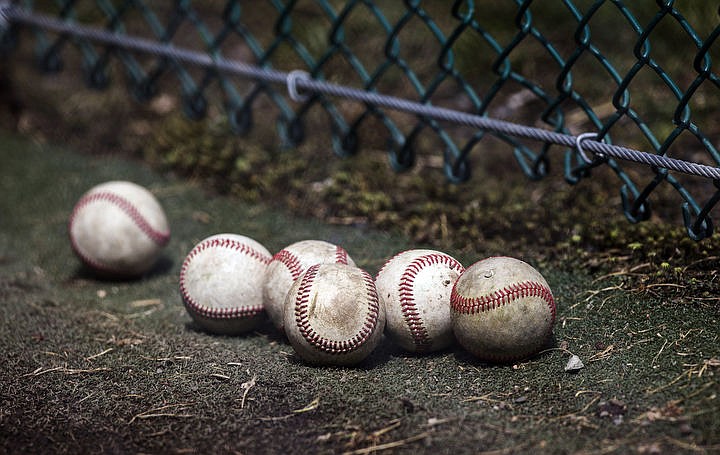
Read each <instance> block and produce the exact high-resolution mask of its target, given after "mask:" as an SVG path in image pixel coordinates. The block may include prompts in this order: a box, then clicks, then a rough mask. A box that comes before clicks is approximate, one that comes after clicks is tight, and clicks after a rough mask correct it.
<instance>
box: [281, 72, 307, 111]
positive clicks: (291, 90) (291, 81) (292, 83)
mask: <svg viewBox="0 0 720 455" xmlns="http://www.w3.org/2000/svg"><path fill="white" fill-rule="evenodd" d="M298 79H304V80H310V73H308V72H307V71H303V70H293V71H290V72H289V73H288V75H287V79H286V84H287V90H288V95H289V96H290V99H291V100H293V101H295V102H296V103H304V102H305V101H307V100H308V99H309V98H310V97H309V96H307V95H302V94H301V93H300V92H298V89H297V81H298Z"/></svg>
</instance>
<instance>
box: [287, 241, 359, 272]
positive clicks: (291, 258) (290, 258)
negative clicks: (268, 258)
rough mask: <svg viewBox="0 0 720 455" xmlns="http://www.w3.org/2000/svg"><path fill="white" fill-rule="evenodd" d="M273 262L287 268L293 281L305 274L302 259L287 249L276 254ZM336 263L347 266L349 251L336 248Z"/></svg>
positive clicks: (339, 247)
mask: <svg viewBox="0 0 720 455" xmlns="http://www.w3.org/2000/svg"><path fill="white" fill-rule="evenodd" d="M273 260H274V261H278V262H280V263H281V264H283V265H284V266H285V267H287V269H288V271H289V272H290V276H292V279H293V281H295V280H297V279H298V278H300V275H302V274H303V272H304V269H303V268H302V264H301V263H300V258H298V257H297V255H296V254H293V253H292V252H291V251H288V250H285V249H284V250H280V251H278V252H277V253H275V256H273ZM335 263H336V264H346V265H347V263H348V254H347V251H345V249H344V248H343V247H341V246H339V245H338V246H336V247H335Z"/></svg>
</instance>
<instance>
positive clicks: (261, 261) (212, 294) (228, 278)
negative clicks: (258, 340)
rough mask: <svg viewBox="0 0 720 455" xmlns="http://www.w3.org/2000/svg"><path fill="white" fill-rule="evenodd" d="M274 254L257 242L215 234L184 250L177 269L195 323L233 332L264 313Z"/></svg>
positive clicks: (244, 329) (248, 328)
mask: <svg viewBox="0 0 720 455" xmlns="http://www.w3.org/2000/svg"><path fill="white" fill-rule="evenodd" d="M271 259H272V256H271V254H270V252H269V251H268V250H267V249H266V248H265V247H264V246H263V245H262V244H260V243H259V242H257V241H256V240H253V239H251V238H249V237H246V236H243V235H238V234H217V235H213V236H210V237H208V238H206V239H205V240H202V241H201V242H200V243H198V244H197V245H195V247H194V248H193V249H192V250H191V251H190V253H188V255H187V257H186V258H185V260H184V261H183V264H182V267H181V269H180V294H181V295H182V300H183V304H184V305H185V308H186V310H187V312H188V314H190V316H191V317H192V319H193V320H194V321H195V323H196V324H197V325H198V326H200V327H201V328H202V329H204V330H205V331H207V332H210V333H215V334H219V335H237V334H241V333H244V332H249V331H251V330H253V329H255V328H256V327H257V326H258V325H259V324H260V323H261V322H262V320H263V319H264V316H265V311H264V308H263V302H262V284H263V280H264V277H265V270H266V268H267V265H268V264H269V263H270V260H271Z"/></svg>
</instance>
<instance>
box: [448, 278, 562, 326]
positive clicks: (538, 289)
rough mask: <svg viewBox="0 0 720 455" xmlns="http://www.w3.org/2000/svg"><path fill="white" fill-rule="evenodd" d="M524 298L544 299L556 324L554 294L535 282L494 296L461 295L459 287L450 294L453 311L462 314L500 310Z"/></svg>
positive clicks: (512, 285) (500, 291)
mask: <svg viewBox="0 0 720 455" xmlns="http://www.w3.org/2000/svg"><path fill="white" fill-rule="evenodd" d="M524 297H539V298H541V299H543V300H544V301H545V302H546V303H547V305H548V308H549V309H550V313H551V315H552V322H555V312H556V309H555V299H553V296H552V292H551V291H550V289H548V287H547V286H544V285H542V284H540V283H538V282H535V281H523V282H520V283H515V284H511V285H510V286H507V287H504V288H502V289H498V290H497V291H495V292H493V293H492V294H489V295H481V296H478V297H466V296H463V295H460V294H459V293H458V292H457V287H456V286H453V290H452V293H451V294H450V305H451V307H452V309H453V311H455V312H457V313H460V314H478V313H483V312H485V311H489V310H493V309H495V308H500V307H502V306H503V305H507V304H508V303H510V302H512V301H513V300H515V299H518V298H524Z"/></svg>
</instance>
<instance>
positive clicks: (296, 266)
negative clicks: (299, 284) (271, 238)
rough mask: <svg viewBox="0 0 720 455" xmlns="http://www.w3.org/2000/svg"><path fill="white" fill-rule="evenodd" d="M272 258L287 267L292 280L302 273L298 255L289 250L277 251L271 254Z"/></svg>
mask: <svg viewBox="0 0 720 455" xmlns="http://www.w3.org/2000/svg"><path fill="white" fill-rule="evenodd" d="M273 260H274V261H278V262H279V263H281V264H283V265H284V266H285V267H287V269H288V271H289V272H290V276H292V279H293V281H295V280H297V279H298V278H300V275H302V272H303V269H302V266H301V265H300V259H298V257H297V256H296V255H294V254H293V253H291V252H290V251H288V250H280V251H278V252H277V253H275V256H273Z"/></svg>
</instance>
